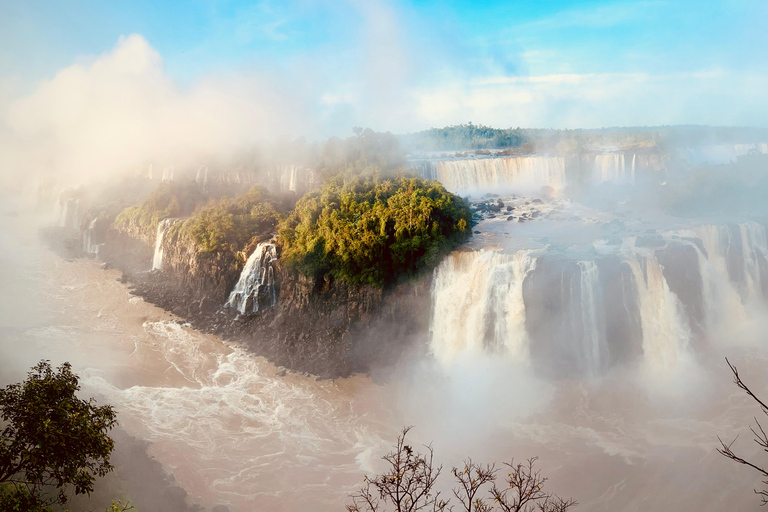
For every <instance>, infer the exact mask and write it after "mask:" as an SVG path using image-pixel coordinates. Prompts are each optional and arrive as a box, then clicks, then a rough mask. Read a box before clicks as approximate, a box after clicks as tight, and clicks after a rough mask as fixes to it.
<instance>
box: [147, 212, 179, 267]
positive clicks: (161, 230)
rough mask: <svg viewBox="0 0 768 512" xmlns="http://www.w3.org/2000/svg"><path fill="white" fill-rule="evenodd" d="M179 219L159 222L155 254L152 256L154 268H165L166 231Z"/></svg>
mask: <svg viewBox="0 0 768 512" xmlns="http://www.w3.org/2000/svg"><path fill="white" fill-rule="evenodd" d="M176 220H177V219H163V220H161V221H160V222H159V223H158V224H157V236H156V237H155V255H154V256H153V258H152V270H162V269H163V252H164V251H163V238H165V232H166V231H167V230H168V228H169V227H170V226H172V225H173V224H175V223H176Z"/></svg>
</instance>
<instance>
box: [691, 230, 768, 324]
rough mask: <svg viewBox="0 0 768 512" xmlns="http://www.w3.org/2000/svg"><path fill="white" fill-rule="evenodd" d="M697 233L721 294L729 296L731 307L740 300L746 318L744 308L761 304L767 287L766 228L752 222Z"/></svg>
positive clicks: (767, 243) (767, 253) (767, 256)
mask: <svg viewBox="0 0 768 512" xmlns="http://www.w3.org/2000/svg"><path fill="white" fill-rule="evenodd" d="M694 232H695V233H696V235H697V236H698V237H699V238H700V239H701V240H702V243H703V245H704V249H705V250H706V252H707V256H708V260H709V262H710V264H711V266H712V267H713V271H714V272H715V274H716V275H717V280H718V283H720V284H719V288H718V290H719V294H720V295H725V296H727V297H728V298H729V304H730V303H731V302H733V301H735V300H736V298H737V297H738V298H740V300H739V302H741V307H740V310H741V312H740V313H739V314H740V316H744V315H745V313H744V312H743V306H746V305H749V304H759V303H762V302H763V301H764V300H765V299H764V297H765V294H764V291H763V288H764V286H766V285H768V275H763V274H766V267H768V240H767V239H766V231H765V227H764V226H762V225H760V224H758V223H756V222H751V221H750V222H744V223H742V224H738V225H729V226H722V225H720V226H716V225H711V226H700V227H697V228H696V229H694ZM730 309H731V310H733V311H735V310H736V308H734V307H731V308H730Z"/></svg>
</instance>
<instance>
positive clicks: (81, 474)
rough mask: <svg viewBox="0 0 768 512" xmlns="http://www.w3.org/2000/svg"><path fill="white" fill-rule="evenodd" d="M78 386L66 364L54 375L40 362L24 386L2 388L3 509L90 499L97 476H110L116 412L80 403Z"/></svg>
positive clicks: (41, 507) (0, 467)
mask: <svg viewBox="0 0 768 512" xmlns="http://www.w3.org/2000/svg"><path fill="white" fill-rule="evenodd" d="M78 381H79V379H78V377H77V375H75V374H74V373H72V368H71V366H70V365H69V363H64V364H63V365H62V366H60V367H59V368H57V370H56V371H54V370H53V369H52V368H51V365H50V364H49V363H48V362H47V361H41V362H40V363H38V364H37V365H36V366H35V367H34V368H32V371H30V372H29V374H28V378H27V380H26V381H24V382H23V383H21V384H11V385H9V386H6V387H5V388H4V389H0V419H1V420H2V426H3V429H2V431H0V505H2V510H19V511H21V510H44V509H45V507H46V506H48V505H51V504H54V503H66V501H67V492H66V491H67V490H68V489H71V490H73V491H74V493H75V494H90V493H91V491H93V484H94V480H95V477H97V476H99V477H101V476H104V475H106V474H107V473H109V472H110V471H112V469H113V467H112V465H111V464H110V460H109V459H110V454H111V453H112V450H113V449H114V441H113V440H112V439H111V438H110V437H109V436H108V435H107V434H108V432H109V431H110V430H111V429H112V428H113V427H114V426H115V425H116V424H117V420H116V419H115V411H114V410H113V409H112V407H111V406H108V405H106V406H101V407H97V406H95V405H94V402H93V399H91V400H81V399H79V398H78V397H77V396H76V393H77V391H78V390H79V389H80V385H79V383H78ZM54 493H55V494H54Z"/></svg>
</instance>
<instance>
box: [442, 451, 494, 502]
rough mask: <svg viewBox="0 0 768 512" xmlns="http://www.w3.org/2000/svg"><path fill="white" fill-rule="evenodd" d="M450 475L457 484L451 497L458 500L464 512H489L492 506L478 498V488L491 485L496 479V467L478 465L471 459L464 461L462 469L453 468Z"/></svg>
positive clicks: (492, 465)
mask: <svg viewBox="0 0 768 512" xmlns="http://www.w3.org/2000/svg"><path fill="white" fill-rule="evenodd" d="M451 473H452V474H453V476H454V477H455V478H456V480H457V481H458V483H459V487H458V488H454V489H453V495H454V496H456V498H457V499H458V500H459V503H460V504H461V506H462V508H463V510H465V511H466V512H473V511H474V512H490V511H491V510H493V506H491V505H489V504H488V503H486V502H485V500H484V499H482V498H478V497H477V493H478V491H479V490H480V488H481V487H482V486H483V485H485V484H487V483H492V482H493V481H494V480H495V479H496V466H495V465H494V464H486V465H485V466H483V465H482V464H478V463H476V462H474V461H473V460H472V459H466V460H465V461H464V468H463V469H459V468H453V469H452V470H451Z"/></svg>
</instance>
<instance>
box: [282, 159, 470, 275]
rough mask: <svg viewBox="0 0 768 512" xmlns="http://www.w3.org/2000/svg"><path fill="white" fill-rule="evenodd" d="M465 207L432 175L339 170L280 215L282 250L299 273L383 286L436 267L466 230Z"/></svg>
mask: <svg viewBox="0 0 768 512" xmlns="http://www.w3.org/2000/svg"><path fill="white" fill-rule="evenodd" d="M471 220H472V216H471V212H470V210H469V207H468V205H467V203H466V202H465V201H464V200H462V199H461V198H459V197H457V196H454V195H453V194H450V193H448V192H447V191H446V190H445V189H444V188H443V187H442V185H440V184H439V183H437V182H434V181H426V180H421V179H418V178H396V179H389V180H382V179H380V178H379V177H378V176H377V175H376V173H371V172H368V173H364V174H361V175H357V176H351V177H347V178H346V179H345V178H344V177H343V176H337V177H335V178H333V179H330V180H328V181H326V183H325V184H324V185H323V188H322V190H321V191H320V192H316V193H312V194H308V195H306V196H304V197H303V198H302V199H301V200H300V201H299V202H298V203H297V204H296V208H295V210H294V211H293V213H292V214H291V215H290V216H289V217H288V218H287V219H286V221H285V222H283V224H282V226H281V228H280V235H281V238H282V240H283V243H284V247H283V257H284V259H286V260H287V261H288V262H290V263H292V264H294V265H296V266H297V267H298V268H299V270H301V271H302V272H304V273H305V274H309V275H315V276H320V275H324V274H330V275H332V276H334V277H336V278H340V279H344V280H346V281H348V282H350V283H353V284H372V285H375V286H384V285H387V284H391V283H393V282H394V281H395V280H396V279H397V278H399V277H400V276H413V275H415V274H416V273H418V272H419V271H422V270H424V269H428V268H432V267H434V266H436V265H437V264H438V263H439V261H440V258H441V257H442V256H443V255H444V254H445V253H446V252H448V251H450V250H451V249H453V248H454V247H455V246H456V245H457V244H459V243H461V242H463V241H465V240H466V239H467V238H468V237H469V236H470V233H471V231H470V228H471Z"/></svg>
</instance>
